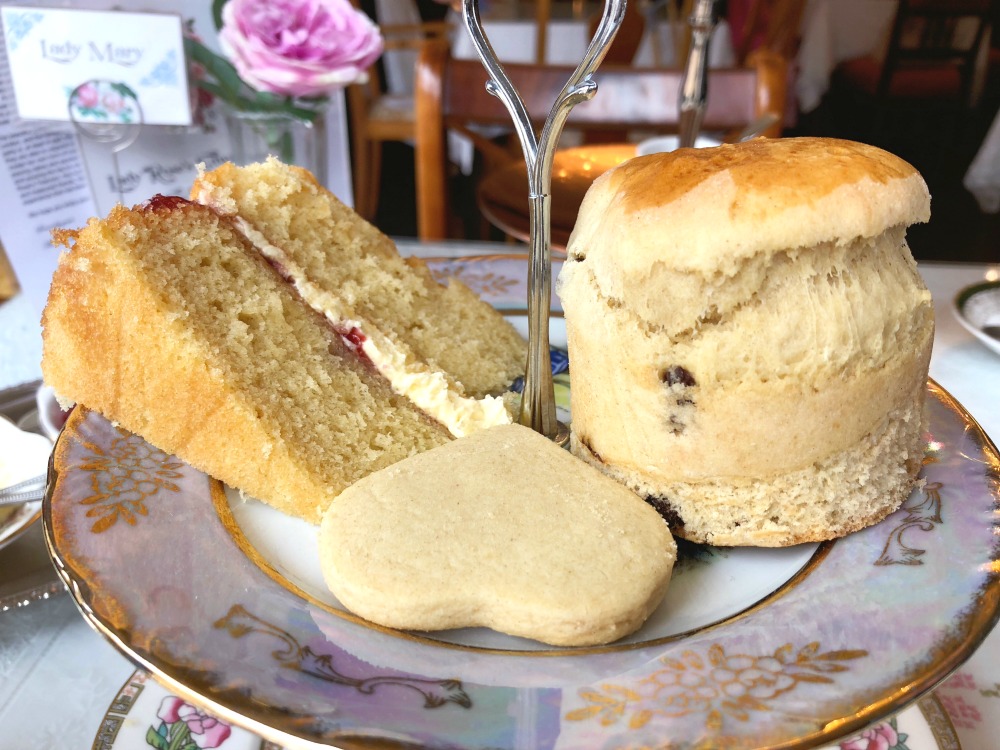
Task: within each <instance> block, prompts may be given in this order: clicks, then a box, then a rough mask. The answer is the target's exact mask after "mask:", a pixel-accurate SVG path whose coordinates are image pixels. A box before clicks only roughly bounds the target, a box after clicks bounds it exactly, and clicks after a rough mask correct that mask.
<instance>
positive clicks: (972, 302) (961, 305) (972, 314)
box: [954, 281, 1000, 354]
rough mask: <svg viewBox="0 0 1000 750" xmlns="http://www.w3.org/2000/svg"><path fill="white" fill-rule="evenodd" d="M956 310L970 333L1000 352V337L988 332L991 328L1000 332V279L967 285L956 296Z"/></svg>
mask: <svg viewBox="0 0 1000 750" xmlns="http://www.w3.org/2000/svg"><path fill="white" fill-rule="evenodd" d="M954 311H955V317H957V318H958V322H959V323H961V324H962V326H963V327H964V328H965V329H966V330H967V331H968V332H969V333H971V334H972V335H973V336H975V337H976V338H977V339H979V340H980V341H982V342H983V343H984V344H986V346H988V347H989V348H990V349H992V350H993V351H995V352H996V353H997V354H1000V338H997V336H995V335H991V334H990V333H988V332H987V329H990V328H992V329H993V330H994V331H997V332H1000V281H984V282H981V283H979V284H973V285H972V286H967V287H965V288H964V289H962V290H961V291H960V292H959V293H958V294H957V295H956V297H955V301H954ZM998 335H1000V334H998Z"/></svg>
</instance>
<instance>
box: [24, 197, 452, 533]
mask: <svg viewBox="0 0 1000 750" xmlns="http://www.w3.org/2000/svg"><path fill="white" fill-rule="evenodd" d="M54 236H55V239H56V241H57V242H60V243H62V244H65V245H67V246H68V247H70V250H69V251H68V252H64V253H63V254H62V256H61V257H60V261H59V266H58V268H57V270H56V272H55V275H54V277H53V281H52V287H51V290H50V294H49V299H48V303H47V306H46V308H45V312H44V314H43V320H42V324H43V329H44V331H43V341H44V348H43V359H42V372H43V375H44V378H45V382H46V383H48V384H49V385H51V386H52V387H53V388H54V389H55V391H56V392H57V393H58V394H59V397H60V399H62V400H64V401H74V402H78V403H80V404H82V405H83V406H85V407H88V408H90V409H93V410H96V411H98V412H100V413H101V414H103V415H104V416H106V417H107V418H108V419H110V420H113V421H114V422H116V423H118V424H120V425H121V426H122V427H124V428H125V429H127V430H129V431H131V432H134V433H137V434H139V435H141V436H142V437H144V438H145V439H147V440H148V441H149V442H151V443H153V444H154V445H156V446H157V447H159V448H161V449H163V450H165V451H168V452H170V453H173V454H176V455H177V456H179V457H180V458H182V459H183V460H185V461H187V462H188V463H190V464H191V465H192V466H194V467H196V468H198V469H200V470H202V471H204V472H206V473H208V474H210V475H211V476H213V477H216V478H217V479H220V480H222V481H224V482H226V483H227V484H229V485H231V486H233V487H236V488H239V489H240V490H241V491H243V492H245V493H248V494H250V495H252V496H254V497H257V498H259V499H261V500H264V501H265V502H267V503H270V504H271V505H273V506H274V507H276V508H278V509H280V510H282V511H285V512H287V513H290V514H293V515H296V516H300V517H302V518H305V519H307V520H309V521H312V522H318V521H319V519H320V518H321V517H322V513H323V511H324V510H325V509H326V507H327V506H328V505H329V503H330V501H331V500H332V499H333V498H334V497H335V496H336V495H337V494H338V493H339V492H340V491H341V490H343V489H344V488H345V487H347V486H348V485H350V484H351V483H352V482H354V481H356V480H357V479H359V478H361V477H362V476H365V475H367V474H369V473H370V472H372V471H375V470H377V469H380V468H383V467H385V466H388V465H390V464H392V463H394V462H396V461H398V460H400V459H402V458H405V457H406V456H409V455H411V454H414V453H417V452H420V451H423V450H427V449H429V448H432V447H435V446H439V445H442V444H444V443H446V442H448V441H449V440H450V439H451V435H450V434H449V431H448V430H447V429H446V428H445V427H444V426H442V425H441V424H440V423H439V422H437V421H436V420H434V419H432V418H430V417H429V416H428V415H427V414H426V413H425V412H424V411H423V410H421V409H419V408H418V407H417V406H415V405H414V404H413V403H412V402H411V401H410V400H409V399H407V398H406V397H405V396H402V395H400V394H398V393H396V392H395V391H394V390H393V389H392V388H391V387H390V385H389V383H388V381H386V380H385V378H383V377H382V376H381V375H380V374H379V372H378V370H377V368H376V367H375V366H374V365H373V364H372V362H371V361H370V360H368V359H366V358H365V357H364V356H363V355H361V354H359V353H358V352H357V351H356V350H354V349H352V348H351V347H350V346H349V345H348V343H345V340H344V338H343V336H342V335H341V333H342V332H340V331H337V330H335V329H334V328H333V327H332V326H330V325H329V323H328V322H327V321H326V320H325V319H324V318H323V317H321V316H320V315H319V314H318V313H316V312H315V311H314V310H313V309H311V308H309V307H308V306H306V305H304V304H302V301H301V299H300V298H299V296H298V294H297V293H296V291H295V290H294V289H293V287H292V286H291V285H289V284H288V283H287V282H286V281H285V280H284V279H283V278H282V277H281V275H280V274H279V273H277V272H276V270H275V269H274V267H273V266H272V264H271V263H269V262H268V261H266V260H265V259H264V258H263V257H262V256H261V255H260V254H259V253H257V252H256V250H254V248H253V247H252V246H251V243H250V242H249V241H248V240H247V238H246V237H245V236H244V235H243V233H242V232H241V231H239V229H238V228H237V227H236V225H235V223H234V221H233V219H232V218H230V217H227V216H221V215H219V214H218V213H217V212H216V211H213V210H212V209H210V208H207V207H205V206H202V205H199V204H197V203H192V202H189V201H187V200H185V199H182V198H164V197H158V198H154V199H153V200H151V201H149V202H148V203H146V204H144V205H141V206H137V207H135V208H132V209H126V208H123V207H121V206H119V207H116V208H115V209H113V210H112V211H111V213H110V215H109V216H108V217H107V218H106V219H92V220H91V221H90V222H89V223H88V224H87V226H86V227H84V228H83V229H80V230H78V231H68V230H60V231H57V232H55V234H54Z"/></svg>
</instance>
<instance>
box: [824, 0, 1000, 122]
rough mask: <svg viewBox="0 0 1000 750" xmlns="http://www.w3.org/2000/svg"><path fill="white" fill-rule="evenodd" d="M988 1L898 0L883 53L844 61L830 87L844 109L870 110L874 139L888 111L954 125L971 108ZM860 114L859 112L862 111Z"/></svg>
mask: <svg viewBox="0 0 1000 750" xmlns="http://www.w3.org/2000/svg"><path fill="white" fill-rule="evenodd" d="M992 5H993V3H992V2H990V0H900V1H899V8H898V9H897V12H896V16H895V19H894V21H893V24H892V29H891V32H890V34H889V41H888V45H887V47H886V50H885V55H884V57H882V58H881V59H880V58H879V57H878V56H875V55H868V56H865V57H862V58H856V59H852V60H847V61H845V62H843V63H841V64H840V65H839V66H838V67H837V69H836V70H835V71H834V75H833V81H832V84H833V87H834V89H835V91H837V92H838V93H839V94H841V95H842V96H844V95H846V96H844V98H845V100H846V102H847V103H846V106H848V107H854V108H855V109H857V108H859V107H861V108H867V109H868V110H869V111H872V112H873V117H872V119H871V121H870V124H869V125H868V132H867V133H864V134H862V135H863V136H867V137H869V138H874V137H876V136H877V135H878V134H879V132H880V131H881V129H882V127H883V125H884V122H885V119H886V117H887V116H888V115H889V114H890V113H891V112H892V111H893V110H897V111H903V112H906V113H907V114H909V113H912V111H913V110H916V109H919V110H921V111H924V112H928V113H929V112H931V111H936V112H941V113H944V114H946V115H949V116H950V117H951V118H952V119H953V122H954V123H955V124H957V123H960V122H961V118H962V116H963V114H964V113H965V112H967V111H968V109H969V108H970V107H971V105H972V103H973V102H972V89H973V83H974V80H975V73H976V61H977V57H978V55H979V53H980V49H981V45H982V43H983V40H984V38H985V34H986V29H987V28H988V25H989V21H990V18H991V15H992ZM862 111H864V110H862Z"/></svg>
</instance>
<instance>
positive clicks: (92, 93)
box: [76, 83, 98, 109]
mask: <svg viewBox="0 0 1000 750" xmlns="http://www.w3.org/2000/svg"><path fill="white" fill-rule="evenodd" d="M97 99H98V93H97V87H96V86H95V85H94V84H92V83H85V84H84V85H83V86H81V87H80V88H78V89H77V90H76V100H77V101H78V102H80V106H81V107H87V108H88V109H89V108H90V107H94V106H96V105H97Z"/></svg>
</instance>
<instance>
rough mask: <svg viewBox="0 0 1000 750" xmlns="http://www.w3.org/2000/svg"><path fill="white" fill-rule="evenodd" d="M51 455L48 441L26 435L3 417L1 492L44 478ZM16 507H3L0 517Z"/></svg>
mask: <svg viewBox="0 0 1000 750" xmlns="http://www.w3.org/2000/svg"><path fill="white" fill-rule="evenodd" d="M51 451H52V443H51V442H49V439H48V438H46V437H42V436H41V435H36V434H35V433H33V432H25V431H24V430H22V429H19V428H18V427H16V426H15V425H14V423H13V422H11V421H10V420H8V419H7V418H5V417H2V416H0V489H3V488H5V487H10V486H11V485H12V484H17V483H18V482H23V481H24V480H25V479H31V478H32V477H37V476H38V475H39V474H44V473H45V470H46V468H47V466H48V462H49V453H51ZM15 507H17V506H8V507H7V508H4V507H0V516H3V515H6V514H5V513H4V511H5V510H11V509H12V508H15Z"/></svg>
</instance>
